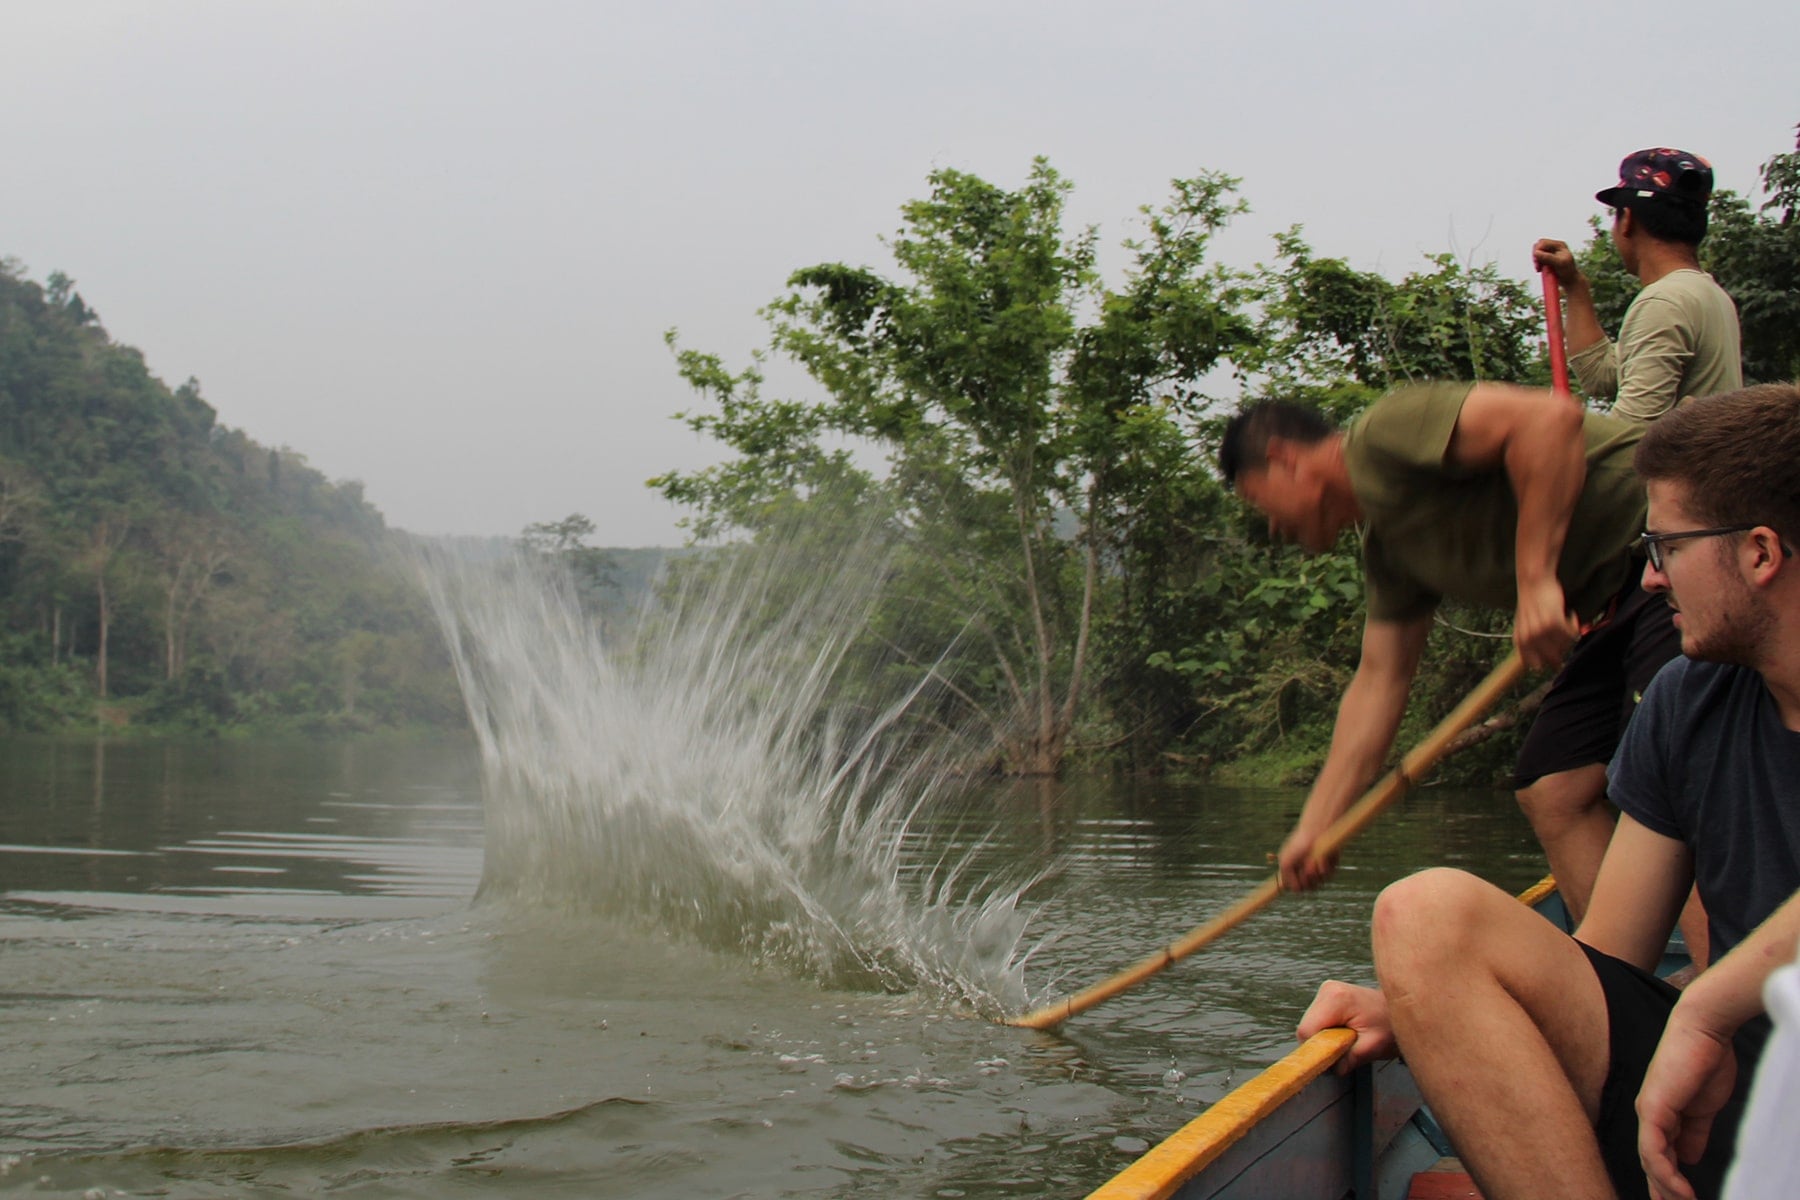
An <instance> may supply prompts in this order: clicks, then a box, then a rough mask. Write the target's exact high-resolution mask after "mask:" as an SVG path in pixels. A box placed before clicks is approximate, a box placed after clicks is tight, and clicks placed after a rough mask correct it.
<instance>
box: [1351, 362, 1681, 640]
mask: <svg viewBox="0 0 1800 1200" xmlns="http://www.w3.org/2000/svg"><path fill="white" fill-rule="evenodd" d="M1472 387H1473V385H1472V384H1467V383H1437V384H1421V385H1417V386H1413V387H1404V388H1400V389H1398V390H1396V391H1393V392H1389V393H1388V394H1387V395H1386V396H1383V397H1382V398H1381V399H1380V400H1377V401H1376V402H1375V403H1374V404H1372V405H1370V406H1369V408H1368V410H1367V411H1366V412H1364V413H1363V414H1362V416H1360V417H1358V418H1357V419H1356V421H1355V423H1353V424H1352V425H1351V426H1350V428H1349V429H1348V430H1347V431H1346V432H1345V434H1344V462H1345V465H1346V466H1347V467H1348V468H1349V472H1350V486H1351V488H1352V489H1353V490H1354V491H1355V492H1356V498H1357V501H1358V503H1359V504H1360V505H1361V506H1362V512H1363V527H1362V529H1363V580H1364V588H1365V589H1366V591H1367V594H1368V602H1369V616H1370V618H1371V619H1374V620H1379V621H1407V620H1412V619H1415V618H1417V617H1421V616H1424V615H1426V614H1427V613H1430V612H1431V611H1432V610H1433V609H1435V608H1436V607H1437V605H1438V603H1439V602H1440V601H1442V600H1446V599H1449V600H1456V601H1460V602H1462V603H1466V604H1477V605H1482V606H1485V607H1490V608H1502V609H1511V608H1514V607H1516V606H1517V604H1518V586H1517V585H1518V579H1517V575H1516V573H1515V571H1514V555H1513V551H1514V548H1515V544H1516V538H1517V535H1518V521H1519V507H1518V504H1517V502H1516V501H1515V500H1514V498H1513V491H1512V484H1511V482H1510V481H1509V480H1508V479H1507V476H1506V472H1505V470H1504V469H1503V468H1500V467H1495V468H1492V469H1488V470H1473V471H1472V470H1467V469H1464V468H1461V467H1456V466H1451V465H1449V464H1447V463H1446V462H1445V461H1444V456H1445V454H1446V453H1447V452H1448V451H1449V448H1450V434H1451V431H1452V430H1454V429H1455V428H1456V418H1457V414H1459V413H1460V412H1461V411H1462V406H1463V401H1464V400H1466V399H1468V396H1469V392H1470V390H1471V389H1472ZM1645 428H1646V426H1644V425H1643V424H1641V423H1639V422H1637V421H1626V420H1621V419H1619V418H1616V417H1608V416H1602V415H1600V414H1598V413H1588V414H1587V415H1586V416H1585V417H1583V418H1582V437H1583V439H1584V440H1585V442H1586V444H1587V480H1586V482H1585V483H1584V484H1583V485H1582V489H1581V498H1580V499H1579V500H1578V501H1577V502H1576V505H1575V512H1574V514H1573V515H1572V516H1571V517H1570V519H1569V530H1568V534H1567V536H1566V538H1565V540H1564V542H1563V550H1562V557H1561V559H1560V560H1559V561H1558V563H1557V568H1556V575H1557V578H1558V579H1559V580H1561V582H1562V586H1563V594H1564V595H1565V596H1566V597H1567V598H1568V601H1569V606H1570V607H1571V608H1573V609H1574V610H1575V612H1576V614H1577V615H1579V616H1580V617H1581V619H1582V620H1584V621H1585V620H1591V619H1593V618H1594V617H1596V616H1598V615H1599V614H1600V613H1602V612H1603V611H1604V610H1605V609H1606V606H1607V603H1608V602H1609V601H1610V600H1611V599H1612V596H1613V594H1614V593H1615V592H1617V591H1618V590H1619V587H1620V585H1622V584H1623V583H1624V582H1625V580H1626V577H1627V575H1628V573H1629V571H1630V569H1631V543H1632V542H1633V541H1635V540H1636V539H1637V536H1638V535H1639V534H1640V533H1642V532H1643V530H1644V507H1645V506H1644V485H1643V483H1642V482H1641V481H1640V480H1639V479H1638V477H1637V473H1636V472H1634V471H1633V470H1632V468H1631V455H1632V451H1633V450H1634V449H1635V448H1636V446H1637V444H1638V441H1639V440H1640V439H1641V438H1642V437H1643V436H1644V430H1645Z"/></svg>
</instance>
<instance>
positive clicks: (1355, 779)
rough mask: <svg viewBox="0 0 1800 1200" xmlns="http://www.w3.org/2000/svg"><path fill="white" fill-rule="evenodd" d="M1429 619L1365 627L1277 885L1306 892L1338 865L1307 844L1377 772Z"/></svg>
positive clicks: (1415, 670) (1395, 727) (1401, 708)
mask: <svg viewBox="0 0 1800 1200" xmlns="http://www.w3.org/2000/svg"><path fill="white" fill-rule="evenodd" d="M1430 633H1431V618H1430V617H1429V616H1424V617H1419V618H1416V619H1415V620H1411V621H1373V620H1371V621H1369V622H1367V623H1365V624H1364V625H1363V640H1362V658H1361V660H1360V661H1359V662H1358V663H1357V664H1356V675H1355V677H1354V678H1352V679H1351V680H1350V686H1349V687H1347V688H1345V689H1344V698H1343V699H1342V700H1341V701H1339V702H1338V712H1337V723H1336V724H1335V725H1334V726H1332V730H1331V749H1330V751H1329V752H1328V753H1327V754H1326V756H1325V765H1324V766H1323V767H1321V768H1320V770H1319V778H1318V779H1317V780H1315V781H1314V783H1313V787H1312V792H1311V793H1310V794H1308V796H1307V797H1306V807H1305V809H1304V810H1302V812H1301V813H1300V821H1299V823H1298V824H1296V825H1295V826H1294V831H1293V832H1292V833H1290V834H1289V835H1288V839H1287V841H1286V842H1284V843H1283V844H1282V847H1281V854H1280V856H1279V858H1280V864H1281V886H1282V887H1284V888H1287V889H1288V890H1289V891H1307V890H1309V889H1311V888H1314V887H1317V886H1318V885H1319V884H1321V883H1323V882H1324V881H1325V879H1326V877H1327V876H1329V875H1330V874H1331V872H1332V869H1333V868H1334V867H1335V866H1336V864H1335V863H1330V862H1317V861H1314V859H1313V856H1312V848H1313V843H1314V842H1316V841H1318V840H1319V837H1320V835H1322V834H1323V833H1324V832H1325V831H1326V830H1327V829H1329V828H1330V827H1331V823H1332V822H1333V821H1335V820H1337V818H1338V817H1340V816H1342V815H1343V813H1344V810H1345V809H1347V808H1349V807H1350V805H1351V804H1352V803H1353V802H1354V801H1355V800H1356V797H1357V796H1358V795H1359V794H1361V792H1362V790H1363V789H1364V788H1366V787H1368V786H1369V784H1370V783H1371V782H1372V781H1373V780H1374V779H1375V776H1376V775H1377V774H1378V773H1379V772H1380V771H1381V766H1382V763H1383V762H1385V761H1386V759H1387V752H1388V748H1389V747H1390V746H1392V745H1393V744H1394V734H1395V733H1396V732H1397V731H1398V730H1399V728H1400V718H1401V717H1402V716H1403V715H1405V712H1406V696H1407V693H1408V692H1410V691H1411V690H1412V681H1413V676H1414V675H1415V674H1417V673H1418V670H1419V658H1420V656H1421V655H1423V654H1424V653H1425V639H1426V638H1427V637H1428V636H1429V635H1430Z"/></svg>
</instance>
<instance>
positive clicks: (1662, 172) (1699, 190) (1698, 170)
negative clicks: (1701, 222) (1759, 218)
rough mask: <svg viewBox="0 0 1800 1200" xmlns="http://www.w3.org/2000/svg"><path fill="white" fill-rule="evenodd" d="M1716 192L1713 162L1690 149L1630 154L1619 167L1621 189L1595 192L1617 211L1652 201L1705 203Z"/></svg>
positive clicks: (1619, 186)
mask: <svg viewBox="0 0 1800 1200" xmlns="http://www.w3.org/2000/svg"><path fill="white" fill-rule="evenodd" d="M1712 190H1713V173H1712V164H1711V163H1709V162H1707V161H1706V160H1705V159H1704V158H1701V157H1700V156H1699V155H1698V154H1689V153H1688V152H1687V151H1686V150H1671V149H1670V148H1669V147H1667V146H1659V147H1654V148H1652V149H1649V150H1639V151H1637V152H1636V153H1635V154H1627V155H1626V156H1625V161H1624V162H1622V163H1620V164H1619V183H1618V186H1616V187H1609V188H1607V189H1605V190H1604V191H1599V192H1595V193H1594V199H1596V200H1598V201H1599V202H1600V203H1602V204H1605V205H1608V206H1610V207H1613V208H1617V207H1619V206H1620V205H1622V204H1624V203H1625V202H1626V201H1628V200H1649V199H1652V198H1657V199H1667V200H1680V201H1684V202H1686V203H1689V204H1705V203H1706V201H1707V199H1708V198H1709V197H1711V195H1712Z"/></svg>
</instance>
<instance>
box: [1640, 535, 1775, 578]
mask: <svg viewBox="0 0 1800 1200" xmlns="http://www.w3.org/2000/svg"><path fill="white" fill-rule="evenodd" d="M1760 527H1761V526H1759V525H1725V526H1722V527H1721V528H1718V529H1682V530H1678V531H1676V532H1675V533H1648V532H1646V533H1641V534H1639V535H1638V545H1640V546H1642V547H1643V548H1644V554H1645V556H1646V557H1647V558H1649V560H1650V565H1651V566H1653V567H1655V568H1656V569H1657V570H1658V571H1660V570H1662V569H1663V552H1662V548H1663V543H1665V542H1681V541H1686V540H1687V539H1688V538H1709V537H1724V536H1725V535H1726V534H1728V533H1749V532H1750V531H1751V530H1752V529H1758V528H1760Z"/></svg>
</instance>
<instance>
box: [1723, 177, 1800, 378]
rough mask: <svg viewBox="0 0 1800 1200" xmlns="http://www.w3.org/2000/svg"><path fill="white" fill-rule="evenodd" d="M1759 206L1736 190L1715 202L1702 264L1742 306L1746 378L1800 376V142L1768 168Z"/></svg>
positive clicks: (1740, 306)
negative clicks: (1753, 204)
mask: <svg viewBox="0 0 1800 1200" xmlns="http://www.w3.org/2000/svg"><path fill="white" fill-rule="evenodd" d="M1762 184H1763V192H1764V199H1763V202H1762V203H1761V204H1760V205H1758V206H1756V207H1755V208H1754V209H1753V208H1752V206H1751V203H1750V201H1749V200H1747V199H1745V198H1744V197H1742V196H1739V195H1737V194H1736V193H1734V192H1729V191H1726V192H1720V193H1719V194H1718V195H1716V196H1714V197H1713V204H1712V212H1711V214H1710V222H1709V224H1710V229H1709V232H1708V234H1707V237H1706V241H1705V242H1703V243H1701V252H1702V260H1703V261H1704V263H1705V265H1706V268H1707V270H1709V271H1711V272H1712V273H1713V276H1714V277H1715V278H1716V279H1718V281H1719V285H1720V286H1721V287H1723V288H1724V289H1725V290H1726V291H1727V292H1730V293H1731V297H1732V299H1733V300H1735V301H1737V306H1738V321H1739V324H1740V326H1741V328H1742V331H1743V344H1744V378H1745V380H1746V381H1761V382H1765V383H1772V382H1777V381H1783V380H1792V379H1800V145H1797V146H1796V148H1795V150H1794V151H1793V152H1791V153H1787V154H1777V155H1775V156H1774V157H1773V158H1771V159H1769V160H1768V161H1767V162H1765V163H1764V164H1763V167H1762Z"/></svg>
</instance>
